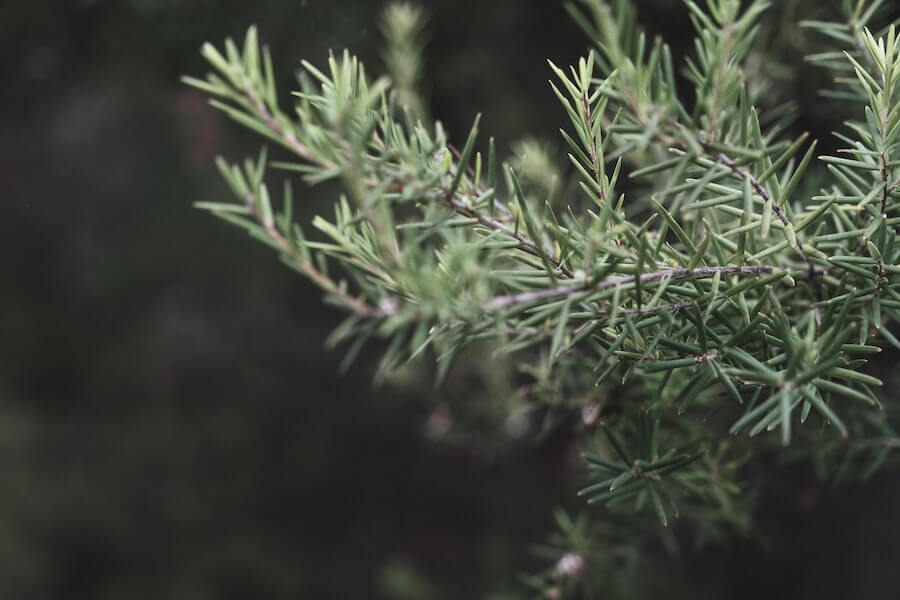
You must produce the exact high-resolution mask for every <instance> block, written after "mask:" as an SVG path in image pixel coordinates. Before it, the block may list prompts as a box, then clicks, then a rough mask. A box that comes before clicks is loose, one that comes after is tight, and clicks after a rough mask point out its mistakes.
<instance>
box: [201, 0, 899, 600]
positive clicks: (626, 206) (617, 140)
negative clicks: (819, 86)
mask: <svg viewBox="0 0 900 600" xmlns="http://www.w3.org/2000/svg"><path fill="white" fill-rule="evenodd" d="M636 4H637V3H636V2H631V1H628V0H612V1H609V2H606V1H604V0H579V1H577V2H571V3H569V4H567V5H566V8H567V9H568V10H569V12H570V13H571V15H572V18H573V19H574V20H575V22H576V23H577V24H578V25H579V26H580V27H581V28H582V29H583V30H584V32H585V33H586V34H587V36H588V40H589V42H590V43H591V45H592V47H591V49H590V51H589V52H588V53H587V54H586V56H584V57H583V58H582V59H581V60H579V61H578V64H576V65H573V66H571V67H565V68H563V67H558V66H556V65H554V64H553V63H550V64H549V72H550V75H551V77H552V78H551V82H550V87H551V91H552V93H553V94H555V95H556V97H557V98H558V99H559V102H560V104H561V107H562V110H563V111H565V114H567V115H568V118H569V121H570V124H569V126H568V127H567V128H566V129H564V130H562V131H561V132H560V134H561V137H562V143H563V144H564V153H563V157H564V158H565V159H566V161H561V160H559V158H558V157H555V156H552V155H551V154H550V151H551V150H550V147H549V146H547V145H544V144H542V143H540V142H537V141H535V140H530V139H526V140H524V141H522V142H520V143H519V144H518V146H517V149H518V156H517V157H514V158H512V159H510V160H508V161H507V162H503V161H502V159H501V157H500V156H498V150H497V144H495V142H494V140H493V139H489V140H488V141H487V142H486V143H485V142H484V141H483V140H481V139H480V138H479V118H478V117H476V118H475V120H474V123H473V125H472V127H471V130H470V131H469V133H468V136H467V137H466V138H465V140H464V142H463V143H462V144H460V145H459V146H454V145H453V144H451V143H450V140H449V136H448V134H447V132H445V131H444V129H443V127H442V126H441V124H440V122H433V121H430V120H428V116H427V112H428V111H427V108H426V107H427V102H426V101H425V100H424V98H423V96H422V95H421V91H420V90H421V87H422V78H423V77H422V75H423V66H422V64H423V63H422V58H421V52H422V47H423V41H422V31H423V18H424V15H423V13H422V11H421V10H420V9H417V8H413V7H411V6H409V5H405V4H395V5H392V6H390V7H389V8H388V9H387V10H386V11H385V13H384V22H383V27H382V31H383V32H384V33H385V36H386V38H387V42H388V44H387V49H386V51H385V54H384V57H385V63H386V66H387V68H388V72H389V78H388V77H382V78H370V77H369V76H368V74H367V71H366V70H365V69H364V68H363V65H362V64H361V63H360V62H359V61H358V60H357V59H356V58H354V57H353V56H351V55H350V54H349V53H348V52H343V53H341V54H338V55H333V56H330V57H329V59H328V61H327V64H326V65H325V66H324V67H322V68H320V67H317V66H315V65H314V64H312V63H310V62H306V61H304V62H303V64H302V66H303V70H302V72H301V73H300V75H299V90H298V91H296V92H294V94H293V95H294V98H295V103H294V106H293V109H292V110H291V111H285V110H284V109H283V108H281V106H280V103H279V95H278V92H277V89H276V85H275V74H274V73H273V69H272V60H271V58H270V55H269V52H268V50H267V49H266V48H265V47H260V45H259V42H258V40H257V33H256V30H255V29H254V28H251V29H250V30H249V31H248V32H247V35H246V38H245V40H244V43H243V46H242V47H240V46H239V45H238V44H236V43H235V42H234V41H232V40H230V39H229V40H227V41H226V42H225V46H224V50H219V49H217V48H215V47H214V46H212V45H206V46H204V48H203V50H202V52H203V55H204V56H205V57H206V59H207V60H208V61H209V63H210V64H211V65H212V67H213V69H214V72H213V73H212V74H210V75H209V76H208V77H207V79H205V80H199V79H194V78H185V81H186V82H187V83H188V84H190V85H193V86H195V87H197V88H200V89H201V90H204V91H205V92H207V93H208V94H209V95H210V96H211V97H212V104H213V105H214V106H215V107H217V108H219V109H221V110H222V111H224V112H225V113H226V114H227V115H228V116H230V117H231V118H233V119H234V120H235V121H237V122H238V123H240V124H242V125H244V126H246V127H247V128H249V129H251V130H253V131H255V132H257V133H259V134H260V135H262V136H263V137H264V138H267V139H268V140H269V141H270V142H272V143H274V144H276V145H279V146H282V147H283V148H284V149H285V150H286V151H287V153H289V155H290V156H291V158H290V160H281V161H274V160H270V158H269V155H268V153H267V151H266V149H265V148H264V149H263V150H262V152H261V153H260V154H259V156H258V158H256V159H255V160H247V161H245V162H243V163H242V164H230V163H228V162H226V161H225V160H224V159H219V160H218V162H217V164H218V167H219V169H220V171H221V173H222V176H223V177H224V179H225V180H226V182H227V183H228V185H229V187H230V189H231V192H232V193H233V195H234V197H235V200H234V201H229V202H222V203H216V204H210V203H202V204H200V205H199V207H200V208H203V209H205V210H208V211H210V212H211V213H212V214H214V215H215V216H218V217H220V218H222V219H224V220H226V221H228V222H229V223H232V224H234V225H237V226H239V227H241V228H243V229H245V230H246V231H247V232H248V233H249V234H250V235H251V236H253V237H255V238H257V239H258V240H260V241H262V242H263V243H265V244H267V245H269V246H271V247H272V248H273V249H274V250H275V251H277V252H278V254H279V255H280V256H281V258H282V259H283V260H284V262H285V264H287V265H288V266H290V267H291V268H293V269H296V270H297V271H298V272H299V273H300V274H302V275H303V276H305V277H306V278H308V279H309V280H310V281H312V282H313V283H314V284H315V285H317V286H318V287H319V288H321V289H322V291H323V292H324V294H325V299H326V301H328V302H330V303H332V304H334V305H335V306H337V307H339V308H340V309H342V310H343V311H345V312H346V313H347V315H348V316H347V318H346V320H345V321H344V322H343V323H342V324H341V325H340V326H339V327H338V328H337V330H336V331H335V332H334V333H333V335H332V336H331V338H330V339H329V343H330V344H332V345H336V344H342V343H346V344H348V346H349V347H348V349H347V351H346V356H347V359H346V361H345V365H349V364H350V362H352V361H353V359H354V358H355V357H356V356H357V355H358V353H359V352H360V350H361V348H362V347H363V346H364V345H365V344H366V343H367V342H368V341H370V340H376V339H377V340H384V345H383V352H382V359H381V362H380V364H379V366H378V369H377V372H376V375H375V379H376V381H377V382H381V381H384V380H385V378H387V377H388V376H390V374H391V373H392V372H394V371H395V370H396V369H397V368H398V367H399V366H400V365H402V364H404V363H406V362H408V361H411V360H414V359H421V360H422V361H423V362H424V363H425V364H433V363H436V365H437V369H436V375H435V377H436V379H437V381H438V382H439V383H440V382H442V381H443V380H444V379H445V378H447V377H448V376H449V377H452V376H453V371H452V367H453V365H454V361H455V360H456V359H457V358H458V357H459V356H460V355H462V354H465V353H466V351H467V349H470V348H472V347H473V346H474V345H475V344H480V345H482V346H483V345H488V347H490V349H491V350H492V351H493V352H494V353H495V355H496V356H498V357H499V356H503V357H514V359H515V362H518V363H519V364H520V367H519V369H518V374H519V375H518V376H519V377H520V378H521V379H522V381H524V382H525V383H526V384H527V385H525V386H524V388H523V389H525V390H526V391H525V392H524V394H525V397H526V400H527V406H526V411H527V412H528V414H529V415H531V418H534V419H536V420H539V421H541V424H540V427H541V428H543V430H547V429H554V428H558V429H562V430H565V431H566V432H567V433H568V435H573V436H578V437H579V438H580V439H581V440H582V442H583V448H584V454H583V456H584V461H585V464H586V466H587V468H588V470H589V478H588V480H587V481H586V484H585V486H584V488H583V489H582V490H581V492H580V495H581V496H583V497H584V498H585V499H586V501H587V503H588V504H602V505H605V506H606V507H608V511H607V512H605V513H603V512H598V511H594V510H591V511H590V512H585V513H584V514H582V515H580V516H578V517H573V516H570V515H568V514H566V513H564V512H559V513H558V514H557V515H556V520H557V522H558V525H559V533H558V534H556V535H554V536H553V537H552V539H551V542H552V543H551V544H550V545H548V546H545V547H541V548H540V549H539V552H540V553H541V555H542V556H544V557H545V558H546V559H547V560H548V568H547V569H546V570H545V571H543V572H540V573H537V574H534V575H531V576H528V577H526V583H527V584H529V585H530V586H532V587H534V588H535V589H536V590H537V592H538V593H539V594H546V595H550V596H551V597H559V596H560V595H562V594H568V593H576V594H577V593H581V592H585V593H587V592H590V591H591V590H594V591H597V590H598V589H599V586H601V585H602V584H603V581H604V580H605V579H604V578H608V577H613V576H615V570H616V569H617V568H618V566H620V565H621V564H622V563H623V561H624V562H625V563H629V564H630V563H633V562H636V561H637V560H638V559H637V556H636V554H635V550H634V548H635V547H636V546H637V545H639V544H640V543H641V542H640V540H642V539H647V538H652V537H654V536H662V538H663V540H664V541H667V542H668V543H672V544H674V543H675V537H673V535H672V534H671V533H669V531H670V530H668V529H665V528H664V526H667V525H670V524H672V522H673V519H675V518H676V517H679V516H680V517H681V521H682V522H689V523H690V527H689V528H688V530H689V531H690V532H692V538H693V539H694V541H696V542H703V541H706V540H709V539H716V538H721V537H723V536H726V535H729V534H732V533H734V532H744V533H747V532H748V531H749V527H750V513H751V510H752V499H753V493H752V486H748V483H747V481H746V475H745V473H746V468H745V467H746V466H747V464H748V463H749V462H750V461H752V460H753V459H754V457H756V456H759V455H761V454H763V453H774V454H775V455H776V456H780V457H783V458H786V459H804V460H810V461H812V463H813V464H814V465H815V467H816V469H817V472H819V473H820V474H821V476H822V477H823V478H824V479H831V480H833V481H843V480H847V479H860V478H862V479H864V478H867V477H869V476H871V474H872V473H874V472H875V471H876V470H877V469H878V468H880V467H882V466H883V465H884V464H885V463H886V462H887V461H888V460H889V459H890V458H891V449H892V448H896V447H897V446H898V441H900V438H898V436H897V433H896V432H895V431H894V429H892V427H891V425H890V424H889V422H888V420H887V419H886V418H885V412H884V411H883V406H882V399H883V395H882V394H881V392H880V391H879V388H880V387H881V385H882V382H881V381H880V380H879V379H878V378H876V377H874V376H873V375H871V374H869V373H867V372H866V364H867V361H868V359H869V357H871V356H872V355H874V354H877V353H879V352H881V350H882V348H884V347H888V346H894V347H898V348H900V340H898V339H897V337H896V334H895V333H893V332H892V330H894V331H895V330H896V329H895V328H896V325H897V323H898V322H900V246H898V244H897V242H896V235H895V229H896V225H897V223H900V213H898V208H900V102H898V96H900V40H898V39H897V33H896V29H895V27H894V25H893V24H890V23H889V21H890V14H889V11H888V9H889V7H888V6H887V5H888V3H886V2H883V1H880V0H873V1H867V0H854V1H851V0H844V1H843V2H841V3H839V4H840V5H839V9H840V10H839V11H835V14H836V15H838V16H836V18H835V19H834V20H833V21H827V20H810V21H804V22H801V23H800V26H801V27H803V28H805V30H807V31H808V33H810V34H813V35H814V36H815V43H816V45H817V48H818V50H817V51H816V52H815V53H813V54H811V55H810V56H809V61H810V62H811V63H812V64H813V65H815V67H816V68H821V69H824V70H826V71H827V72H829V73H830V74H832V75H835V78H834V88H833V89H829V90H824V91H823V98H826V99H827V101H828V102H829V103H831V104H832V105H834V107H835V108H834V110H835V111H836V112H837V113H839V114H846V115H848V116H849V120H848V121H847V122H846V126H845V127H844V128H843V129H842V130H841V131H839V132H837V133H836V134H835V135H836V136H837V139H838V140H839V143H840V145H841V146H842V147H841V148H840V149H839V150H838V151H837V152H836V153H833V155H825V156H820V155H818V154H817V152H816V147H817V141H815V140H810V139H809V136H807V135H806V134H801V135H792V133H791V132H792V131H793V130H792V123H794V120H795V118H796V114H795V111H794V110H793V108H792V106H791V105H790V104H787V103H778V102H773V97H774V98H777V94H776V93H772V89H773V88H777V85H778V83H777V81H775V80H774V78H775V75H772V78H770V79H767V78H765V77H763V76H762V75H761V74H760V73H761V71H760V69H759V68H758V67H754V65H755V64H758V63H759V61H760V60H764V58H763V59H761V58H760V56H763V57H764V56H765V49H764V48H760V46H759V44H758V40H759V38H760V36H765V38H766V39H767V40H770V39H771V38H772V37H773V36H774V34H773V33H772V32H769V31H764V30H763V31H761V29H760V27H761V26H760V20H761V18H763V15H764V13H765V12H766V11H767V9H769V10H770V11H771V10H782V9H783V7H780V8H779V7H776V8H774V9H773V8H771V7H770V6H769V3H767V2H765V1H762V0H755V1H752V2H745V3H741V2H738V1H737V0H708V1H707V2H697V3H695V2H693V1H691V0H686V1H685V3H684V4H685V10H687V11H689V13H690V18H691V21H692V23H693V25H694V27H695V29H696V38H695V43H694V49H693V52H692V53H691V54H690V55H689V56H686V57H683V59H677V58H676V57H674V56H673V52H672V51H671V49H670V47H669V46H668V45H667V44H666V43H665V42H664V41H662V40H660V39H650V38H649V37H648V36H647V35H646V34H645V33H644V32H643V31H642V29H641V27H640V26H639V22H638V15H637V11H636V10H635V5H636ZM793 4H795V3H785V5H793ZM561 163H565V164H566V166H565V167H561V166H560V164H561ZM269 169H276V170H281V171H285V172H287V173H288V174H291V173H297V174H299V175H300V176H301V177H302V178H303V180H304V181H305V182H306V183H307V184H310V185H315V184H320V183H323V182H326V181H331V180H335V181H337V182H339V183H340V185H341V188H342V194H341V196H340V197H339V199H338V200H337V201H336V202H335V205H334V210H333V214H331V215H327V216H326V215H322V216H318V217H316V218H315V219H314V220H313V222H312V224H311V226H312V227H311V228H310V227H309V226H306V224H299V223H297V222H295V220H294V218H293V216H292V215H293V210H292V206H293V202H294V200H293V196H294V194H293V191H292V187H291V185H290V183H289V181H288V182H286V183H285V184H284V187H283V191H282V192H281V199H280V200H276V199H275V194H274V193H272V192H271V191H270V188H269V186H268V185H267V183H266V175H267V171H268V170H269ZM497 400H498V401H499V399H497ZM574 420H577V421H578V422H579V427H578V428H575V427H573V426H572V423H573V421H574ZM769 432H771V433H769ZM599 515H605V516H603V517H600V516H599ZM589 517H590V518H589ZM623 549H624V550H623Z"/></svg>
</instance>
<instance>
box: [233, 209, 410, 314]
mask: <svg viewBox="0 0 900 600" xmlns="http://www.w3.org/2000/svg"><path fill="white" fill-rule="evenodd" d="M244 201H245V203H246V205H247V208H248V209H249V210H250V214H251V215H252V216H253V218H254V219H255V220H256V222H257V223H258V224H259V225H260V226H261V227H263V229H265V231H266V234H267V235H268V236H269V239H271V240H272V242H274V243H275V245H276V246H278V248H279V249H281V251H282V253H283V254H284V255H285V256H286V257H288V258H290V259H291V260H292V261H293V262H294V264H295V265H296V267H297V268H298V269H299V270H300V271H301V272H302V273H303V274H304V275H306V276H307V277H308V278H309V279H310V280H311V281H312V282H313V283H315V284H316V285H317V286H319V287H320V288H321V289H322V290H324V291H325V292H327V293H329V294H331V295H332V296H334V297H335V298H336V299H337V300H338V301H339V302H340V303H341V304H342V305H344V306H345V307H347V308H348V309H349V310H350V311H351V312H352V313H354V314H355V315H356V316H358V317H361V318H364V319H381V318H384V317H387V316H390V315H392V314H394V313H396V312H397V302H396V300H394V301H392V302H386V303H384V306H381V307H378V308H375V307H373V306H369V305H368V304H366V303H365V302H364V301H363V300H361V299H359V298H357V297H355V296H353V295H351V294H350V293H349V292H347V291H346V290H344V289H342V288H341V287H340V286H339V285H337V284H336V283H335V282H334V281H332V280H331V279H330V278H328V277H327V276H326V275H325V274H323V273H322V272H321V271H319V270H318V269H316V267H315V266H313V264H312V263H311V262H310V261H308V260H306V259H305V258H303V257H302V256H301V255H300V254H298V252H297V249H296V248H295V247H294V245H293V244H291V243H290V242H289V241H288V239H287V238H286V237H284V235H282V233H281V232H280V231H278V228H277V227H275V224H274V223H269V222H266V221H265V220H264V219H263V218H262V216H261V215H260V214H259V210H257V208H256V197H255V196H254V195H253V194H250V193H248V194H247V196H246V197H245V198H244Z"/></svg>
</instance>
